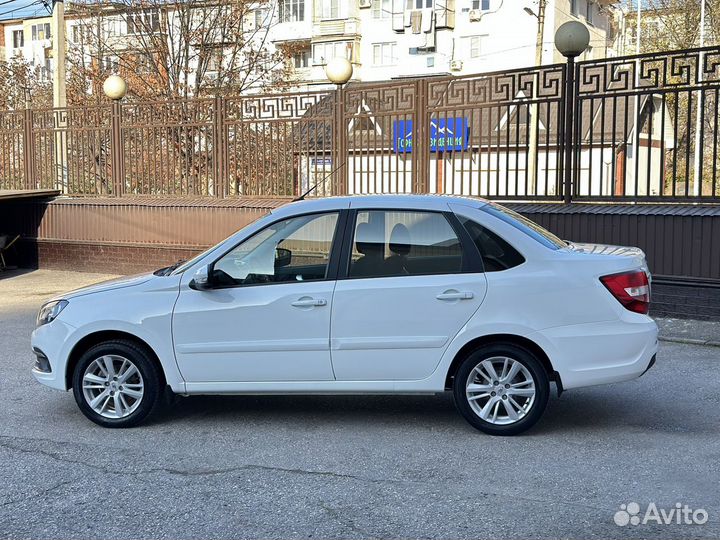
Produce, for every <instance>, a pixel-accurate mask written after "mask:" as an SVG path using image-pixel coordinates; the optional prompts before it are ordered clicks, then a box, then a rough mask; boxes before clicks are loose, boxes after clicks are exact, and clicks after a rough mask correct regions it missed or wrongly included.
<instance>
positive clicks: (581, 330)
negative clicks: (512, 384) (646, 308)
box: [533, 317, 658, 390]
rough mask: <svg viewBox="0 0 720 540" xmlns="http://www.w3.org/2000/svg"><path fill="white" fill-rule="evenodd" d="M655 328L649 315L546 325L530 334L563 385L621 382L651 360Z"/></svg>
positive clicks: (654, 350)
mask: <svg viewBox="0 0 720 540" xmlns="http://www.w3.org/2000/svg"><path fill="white" fill-rule="evenodd" d="M657 335H658V330H657V325H656V324H655V321H653V320H652V319H650V318H649V317H643V320H640V321H637V322H628V321H623V320H617V321H609V322H602V323H591V324H577V325H571V326H562V327H557V328H548V329H545V330H542V331H539V332H536V333H535V334H533V337H534V338H535V339H536V340H537V342H538V344H539V345H541V346H542V347H543V348H544V349H545V351H546V352H547V353H548V356H549V357H550V360H551V362H552V364H553V368H554V369H555V371H557V372H558V374H559V375H560V378H561V380H562V385H563V388H564V389H566V390H567V389H570V388H580V387H583V386H594V385H597V384H607V383H614V382H622V381H627V380H630V379H634V378H637V377H639V376H640V375H642V374H644V373H645V372H646V371H647V370H648V369H650V367H652V364H654V362H655V357H656V354H657V350H658V340H657Z"/></svg>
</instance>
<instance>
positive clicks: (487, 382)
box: [465, 356, 536, 426]
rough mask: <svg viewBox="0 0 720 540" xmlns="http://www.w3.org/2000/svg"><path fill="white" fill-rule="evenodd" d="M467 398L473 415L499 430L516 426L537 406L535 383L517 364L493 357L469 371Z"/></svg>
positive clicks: (513, 360)
mask: <svg viewBox="0 0 720 540" xmlns="http://www.w3.org/2000/svg"><path fill="white" fill-rule="evenodd" d="M465 395H466V398H467V401H468V403H469V404H470V407H471V409H472V410H473V412H474V413H475V414H477V415H478V416H479V417H480V418H481V419H482V420H484V421H485V422H488V423H490V424H494V425H498V426H502V425H508V424H514V423H515V422H518V421H519V420H521V419H522V418H523V417H525V416H526V415H527V414H528V412H530V409H532V406H533V404H534V403H535V395H536V389H535V381H534V379H533V378H532V375H531V374H530V371H529V370H528V369H527V367H525V366H524V365H523V364H522V363H521V362H519V361H518V360H515V359H513V358H509V357H505V356H494V357H491V358H486V359H485V360H483V361H482V362H480V363H479V364H477V365H476V366H475V367H474V368H473V369H472V370H471V371H470V374H469V375H468V378H467V381H466V384H465Z"/></svg>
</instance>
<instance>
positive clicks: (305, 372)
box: [173, 212, 340, 383]
mask: <svg viewBox="0 0 720 540" xmlns="http://www.w3.org/2000/svg"><path fill="white" fill-rule="evenodd" d="M339 216H340V214H339V213H338V212H329V213H322V214H312V215H305V216H299V217H293V218H290V219H285V220H282V221H279V222H276V223H274V224H272V225H269V226H268V227H266V228H265V229H262V230H261V231H259V232H258V233H256V234H254V235H253V236H251V237H250V238H249V239H247V240H245V241H243V242H242V243H240V244H239V245H238V246H236V247H235V248H234V249H232V250H231V251H229V252H228V253H227V254H226V255H224V256H223V257H221V258H220V259H219V260H217V261H216V263H215V264H214V269H213V281H214V282H215V283H216V288H214V289H212V290H208V291H196V290H193V289H191V288H189V287H188V288H185V289H184V290H182V291H181V292H180V296H179V298H178V301H177V304H176V306H175V311H174V314H173V340H174V346H175V354H176V358H177V361H178V365H179V368H180V371H181V373H182V375H183V377H184V378H185V380H186V381H187V382H188V383H199V382H201V383H207V382H230V383H232V382H249V381H255V382H264V381H326V380H332V379H333V371H332V365H331V360H330V350H329V337H330V308H331V304H332V295H333V288H334V286H335V281H334V276H332V275H331V270H332V269H331V264H330V260H331V252H332V250H333V247H332V246H333V240H334V237H335V234H336V230H337V229H338V223H339V221H340V220H339Z"/></svg>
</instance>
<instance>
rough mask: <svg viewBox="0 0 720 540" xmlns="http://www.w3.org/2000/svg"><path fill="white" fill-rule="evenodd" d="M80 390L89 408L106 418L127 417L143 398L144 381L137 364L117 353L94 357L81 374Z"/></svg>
mask: <svg viewBox="0 0 720 540" xmlns="http://www.w3.org/2000/svg"><path fill="white" fill-rule="evenodd" d="M82 391H83V396H84V397H85V401H86V402H87V404H88V405H89V406H90V408H91V409H92V410H93V411H95V412H96V413H97V414H99V415H100V416H103V417H105V418H126V417H128V416H130V415H131V414H132V413H133V412H134V411H135V410H136V409H137V408H138V407H139V406H140V403H141V402H142V399H143V396H144V395H145V384H144V382H143V377H142V375H141V374H140V370H138V368H137V366H136V365H135V364H133V363H132V362H131V361H130V360H128V359H127V358H125V357H123V356H119V355H104V356H101V357H99V358H96V359H95V360H93V361H92V362H91V363H90V364H89V365H88V367H87V369H86V370H85V373H84V374H83V378H82Z"/></svg>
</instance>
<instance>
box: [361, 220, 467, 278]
mask: <svg viewBox="0 0 720 540" xmlns="http://www.w3.org/2000/svg"><path fill="white" fill-rule="evenodd" d="M462 263H463V254H462V247H461V244H460V240H459V239H458V237H457V235H456V234H455V230H454V229H453V228H452V226H451V225H450V223H449V222H448V220H447V218H446V217H445V216H444V215H443V214H439V213H436V212H415V211H392V210H390V211H383V210H371V211H362V212H358V214H357V221H356V224H355V235H354V238H353V252H352V257H351V261H350V271H349V277H351V278H367V277H390V276H413V275H427V274H453V273H459V272H461V271H462Z"/></svg>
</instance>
